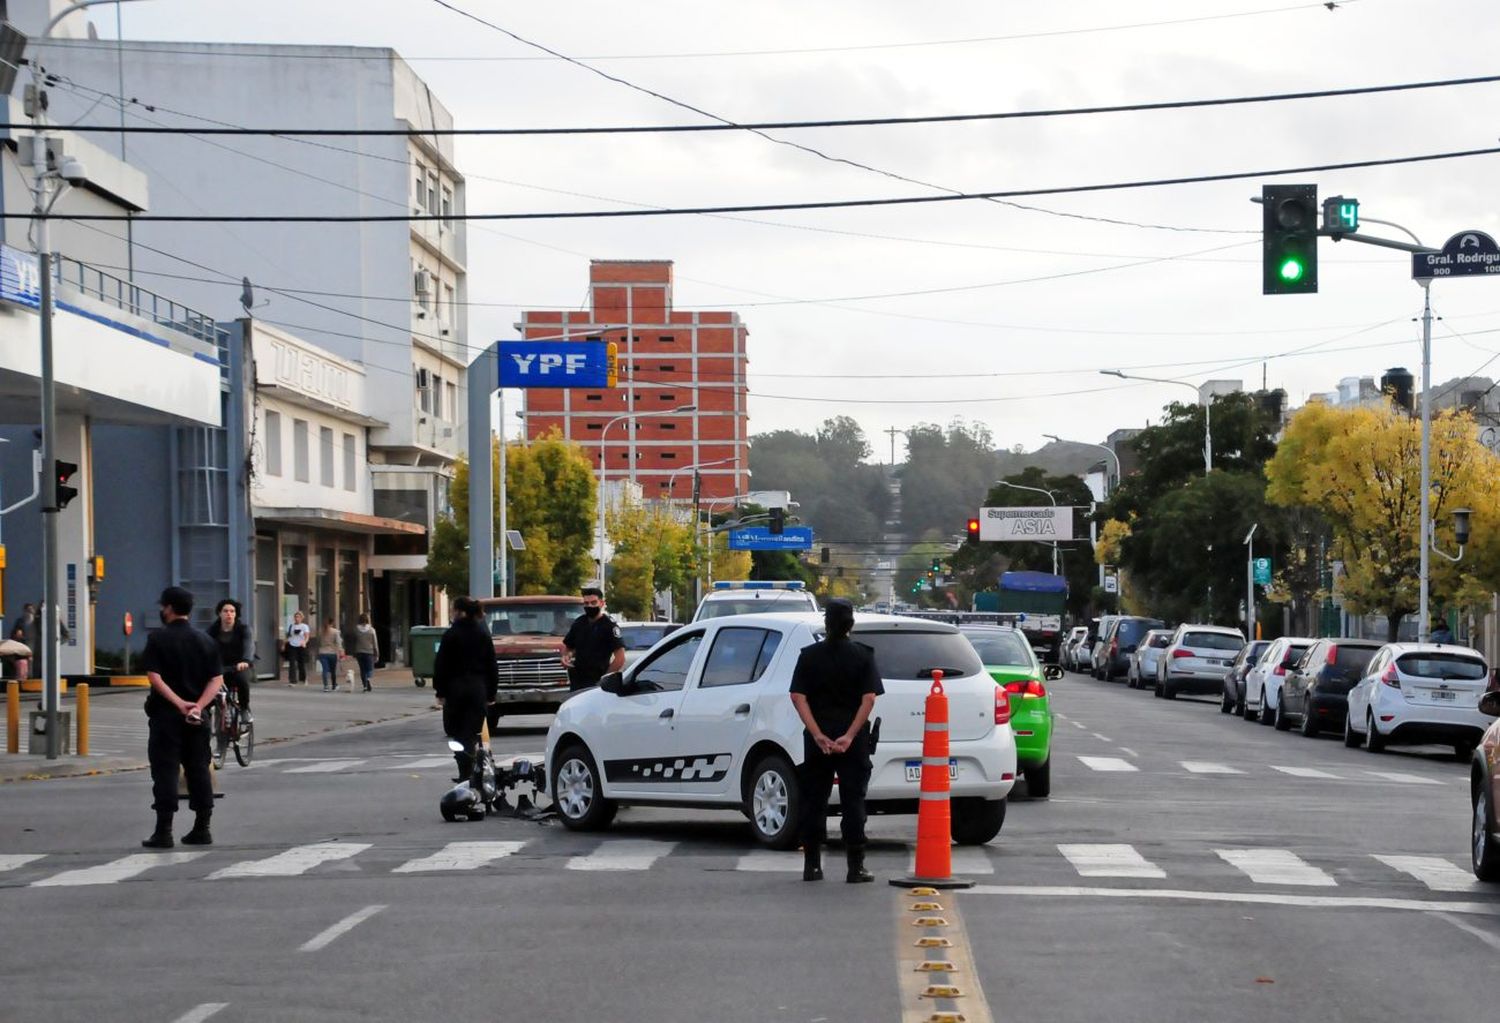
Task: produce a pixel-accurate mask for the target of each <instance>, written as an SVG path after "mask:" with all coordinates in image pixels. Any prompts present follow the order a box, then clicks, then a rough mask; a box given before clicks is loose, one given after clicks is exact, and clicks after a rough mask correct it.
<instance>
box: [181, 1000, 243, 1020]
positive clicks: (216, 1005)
mask: <svg viewBox="0 0 1500 1023" xmlns="http://www.w3.org/2000/svg"><path fill="white" fill-rule="evenodd" d="M227 1008H229V1003H228V1002H204V1003H203V1004H202V1005H198V1006H195V1007H193V1008H192V1009H189V1010H188V1011H187V1012H185V1013H184V1014H182V1015H181V1016H178V1017H177V1018H176V1019H174V1020H173V1021H172V1023H203V1021H204V1020H206V1019H208V1018H209V1017H210V1016H213V1015H215V1014H217V1013H219V1012H221V1011H222V1010H224V1009H227Z"/></svg>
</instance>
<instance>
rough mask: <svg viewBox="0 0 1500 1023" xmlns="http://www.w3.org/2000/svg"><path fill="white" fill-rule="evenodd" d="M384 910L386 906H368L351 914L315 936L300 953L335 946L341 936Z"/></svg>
mask: <svg viewBox="0 0 1500 1023" xmlns="http://www.w3.org/2000/svg"><path fill="white" fill-rule="evenodd" d="M384 908H385V907H384V906H366V907H365V908H364V909H361V910H360V911H359V912H357V913H350V914H349V915H348V916H346V917H344V919H342V920H340V921H339V922H338V923H336V924H334V925H333V926H332V927H330V928H328V929H327V930H326V931H323V932H321V933H320V934H317V935H316V936H314V937H313V938H312V939H310V940H309V941H308V942H307V943H306V944H305V945H303V946H302V947H301V949H299V951H301V952H316V951H318V950H319V949H322V948H327V947H328V946H329V945H331V944H333V942H334V941H335V940H337V939H338V938H339V937H340V936H341V935H344V934H348V933H349V932H350V931H352V930H354V928H356V927H358V926H359V925H360V924H362V923H364V922H365V921H366V920H368V919H370V917H372V916H374V915H375V914H376V913H379V912H380V911H381V910H382V909H384Z"/></svg>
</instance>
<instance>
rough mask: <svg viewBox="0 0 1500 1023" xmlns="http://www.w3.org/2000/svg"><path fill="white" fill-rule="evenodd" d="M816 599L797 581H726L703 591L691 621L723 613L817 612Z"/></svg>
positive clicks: (718, 616) (715, 616)
mask: <svg viewBox="0 0 1500 1023" xmlns="http://www.w3.org/2000/svg"><path fill="white" fill-rule="evenodd" d="M817 609H818V602H817V600H815V599H814V598H813V595H812V594H811V593H808V592H807V588H806V585H805V584H804V583H802V582H800V581H797V580H792V581H790V582H776V581H770V580H767V581H764V582H751V581H738V582H736V581H725V582H716V583H714V588H713V590H712V591H711V592H709V593H705V594H704V595H703V599H702V600H700V601H699V602H698V610H697V611H695V612H694V613H693V621H695V622H701V621H703V620H704V619H706V618H722V617H725V616H726V615H749V614H763V613H765V612H767V611H816V610H817Z"/></svg>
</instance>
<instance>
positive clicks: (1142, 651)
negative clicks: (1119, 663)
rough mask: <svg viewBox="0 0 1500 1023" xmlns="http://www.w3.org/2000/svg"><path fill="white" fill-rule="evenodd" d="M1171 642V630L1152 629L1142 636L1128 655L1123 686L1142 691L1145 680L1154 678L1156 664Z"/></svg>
mask: <svg viewBox="0 0 1500 1023" xmlns="http://www.w3.org/2000/svg"><path fill="white" fill-rule="evenodd" d="M1171 642H1172V630H1171V629H1152V630H1151V631H1150V632H1147V633H1146V634H1145V635H1144V636H1142V637H1141V641H1140V642H1139V643H1137V644H1136V646H1135V652H1134V653H1132V654H1131V655H1130V662H1129V666H1128V667H1127V668H1126V669H1125V684H1126V685H1127V686H1129V687H1130V688H1131V689H1144V688H1145V687H1146V679H1148V678H1151V679H1154V678H1156V667H1157V664H1158V663H1159V662H1160V661H1161V655H1162V653H1163V652H1164V651H1165V650H1166V649H1167V645H1168V644H1169V643H1171Z"/></svg>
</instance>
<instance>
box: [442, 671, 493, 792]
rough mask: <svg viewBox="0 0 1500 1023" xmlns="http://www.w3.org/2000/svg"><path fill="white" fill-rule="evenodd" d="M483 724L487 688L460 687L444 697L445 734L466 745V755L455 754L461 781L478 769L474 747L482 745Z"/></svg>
mask: <svg viewBox="0 0 1500 1023" xmlns="http://www.w3.org/2000/svg"><path fill="white" fill-rule="evenodd" d="M483 725H484V686H483V685H478V684H476V685H472V686H456V687H454V689H453V691H452V692H450V693H448V695H446V696H445V697H443V732H444V733H445V734H447V735H449V736H451V737H452V738H454V739H457V740H458V741H459V742H461V743H463V744H464V751H463V752H462V753H455V754H453V759H454V760H456V761H458V774H459V777H461V778H467V777H468V776H469V772H470V771H472V770H473V769H474V748H475V746H477V745H478V743H479V729H480V728H481V727H483Z"/></svg>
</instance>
